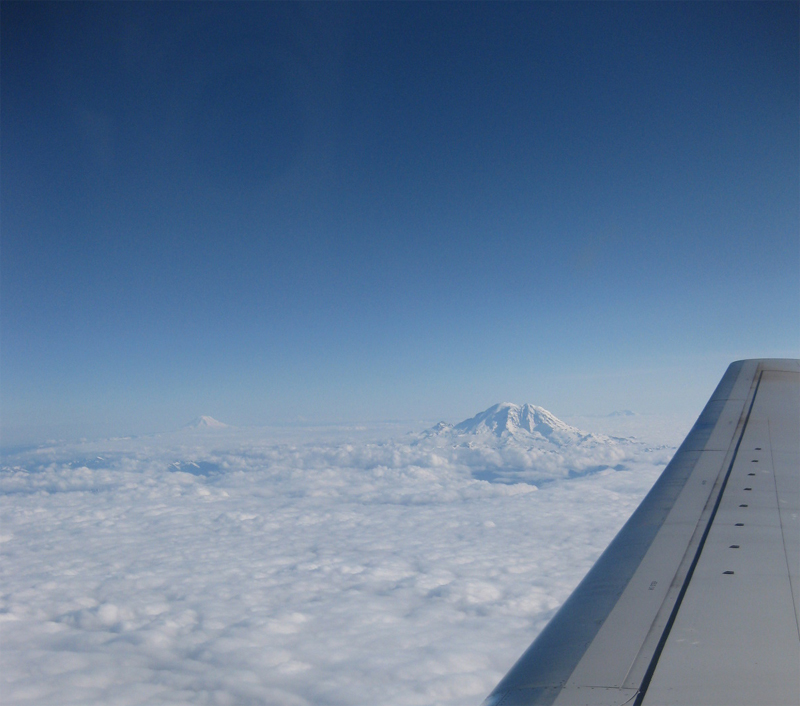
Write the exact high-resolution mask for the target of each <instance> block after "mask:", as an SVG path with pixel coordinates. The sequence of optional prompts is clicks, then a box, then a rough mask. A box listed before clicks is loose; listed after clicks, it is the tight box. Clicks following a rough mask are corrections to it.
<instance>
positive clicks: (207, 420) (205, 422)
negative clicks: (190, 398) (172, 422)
mask: <svg viewBox="0 0 800 706" xmlns="http://www.w3.org/2000/svg"><path fill="white" fill-rule="evenodd" d="M229 428H230V427H229V426H228V425H227V424H224V423H223V422H220V421H217V420H216V419H214V417H208V416H206V415H203V416H200V417H196V418H195V419H193V420H192V421H191V422H189V423H188V424H187V425H186V426H185V427H184V429H229Z"/></svg>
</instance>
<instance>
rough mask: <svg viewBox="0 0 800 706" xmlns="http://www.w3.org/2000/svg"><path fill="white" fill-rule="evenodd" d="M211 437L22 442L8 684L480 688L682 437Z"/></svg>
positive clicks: (94, 696) (61, 694) (222, 689)
mask: <svg viewBox="0 0 800 706" xmlns="http://www.w3.org/2000/svg"><path fill="white" fill-rule="evenodd" d="M212 437H213V438H204V437H202V435H201V436H198V435H186V434H185V433H176V434H172V435H164V436H161V437H151V438H143V439H132V440H115V441H106V442H97V443H84V444H74V445H64V446H56V447H51V448H44V449H39V450H35V451H28V452H25V453H22V454H19V455H17V456H15V457H13V458H9V459H7V460H8V462H9V467H8V468H6V469H4V471H3V474H2V478H0V493H2V495H0V498H2V506H1V508H0V509H2V535H3V539H4V541H3V542H2V543H0V552H2V562H0V567H1V568H0V570H2V585H3V598H2V605H0V645H2V651H1V652H0V673H2V675H3V681H4V684H3V688H2V690H0V693H2V701H3V703H4V704H32V703H36V704H56V703H58V704H71V703H74V704H110V703H114V704H136V703H143V702H146V703H149V704H160V703H163V704H166V703H195V704H250V703H253V704H282V705H287V706H288V705H293V704H367V703H369V704H387V705H388V704H420V705H423V704H475V703H479V702H480V700H481V699H482V698H483V697H484V696H485V695H486V694H487V693H488V692H489V691H490V690H491V689H492V688H493V687H494V685H495V683H496V682H497V680H498V679H499V678H500V677H501V676H502V675H503V673H504V672H505V671H506V670H507V669H508V668H509V667H510V666H511V664H512V663H513V662H514V661H515V660H516V658H517V657H518V656H519V654H520V653H521V652H522V650H523V649H524V648H525V647H526V646H527V645H528V644H529V643H530V641H531V640H532V639H533V637H534V636H535V634H536V633H537V632H538V630H540V629H541V628H542V627H543V626H544V625H545V624H546V622H547V620H548V619H549V617H550V616H551V615H552V614H553V612H554V611H555V609H556V608H557V606H558V605H559V604H560V603H561V602H562V601H563V600H564V599H565V598H566V596H567V595H568V594H569V592H570V591H571V590H572V588H573V587H574V586H575V585H576V584H577V582H578V581H579V580H580V578H581V577H582V575H583V574H584V573H585V571H586V570H587V569H588V567H589V566H590V565H591V563H592V562H593V561H594V559H595V558H596V557H597V556H598V555H599V554H600V552H601V551H602V550H603V549H604V547H605V546H606V545H607V543H608V542H609V541H610V539H611V538H612V536H613V535H614V533H615V532H616V531H617V529H618V528H619V527H620V526H621V525H622V524H623V522H624V521H625V519H626V518H627V516H628V515H629V514H630V513H631V512H632V511H633V509H634V508H635V507H636V505H637V504H638V502H639V501H640V499H641V498H642V497H643V495H644V494H645V493H646V491H647V490H648V488H649V487H650V485H651V484H652V483H653V481H654V480H655V478H656V477H657V475H658V473H659V472H660V470H661V469H662V468H663V466H664V464H665V463H666V462H667V461H668V459H669V457H670V456H671V453H672V452H673V450H674V449H669V448H650V447H648V446H646V445H644V444H641V443H634V442H630V441H628V442H622V441H615V442H607V443H606V442H602V443H601V442H593V443H592V444H588V445H586V446H585V447H584V448H580V447H571V448H563V449H560V450H552V449H551V450H548V449H546V448H544V447H541V446H539V447H537V446H526V445H525V444H524V443H512V444H508V443H503V442H502V440H496V442H493V443H489V442H488V441H487V440H486V439H485V438H475V439H472V442H473V443H472V445H471V446H470V445H469V443H462V442H464V441H466V440H465V439H461V440H454V439H452V438H451V439H446V438H444V437H431V438H427V439H426V438H422V437H419V436H413V435H412V436H409V435H398V436H396V437H394V438H391V439H388V440H380V439H377V438H374V436H372V437H371V436H370V435H369V434H366V433H364V432H362V431H358V432H356V431H354V430H339V431H338V432H336V433H331V432H330V431H327V432H326V433H324V434H322V433H315V432H313V431H312V430H306V431H305V432H303V436H300V432H297V433H296V434H295V435H292V434H291V433H289V432H286V431H283V432H281V433H280V435H273V436H272V437H268V436H265V435H264V433H260V434H257V433H255V432H245V431H241V430H228V431H225V432H224V433H222V432H220V433H218V434H214V435H212ZM601 466H618V467H621V468H623V469H624V470H620V471H614V470H609V469H604V470H602V469H599V467H601ZM570 472H572V475H573V476H575V477H571V478H570ZM575 474H578V475H577V476H576V475H575ZM580 474H585V475H580ZM532 483H536V484H538V486H539V487H538V490H537V487H536V486H535V485H532Z"/></svg>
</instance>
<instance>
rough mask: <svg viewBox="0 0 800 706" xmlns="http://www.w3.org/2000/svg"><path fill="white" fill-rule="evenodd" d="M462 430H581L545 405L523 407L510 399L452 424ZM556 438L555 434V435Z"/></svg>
mask: <svg viewBox="0 0 800 706" xmlns="http://www.w3.org/2000/svg"><path fill="white" fill-rule="evenodd" d="M453 429H454V431H456V432H457V433H460V434H487V433H489V434H494V435H495V436H502V435H504V434H509V435H512V436H515V435H518V434H520V433H522V434H532V435H535V436H541V437H544V438H546V439H551V438H552V437H553V434H554V433H555V434H556V437H560V436H563V435H564V434H567V435H569V436H572V435H575V434H580V430H578V429H576V428H575V427H572V426H570V425H569V424H566V423H565V422H562V421H561V420H560V419H559V418H558V417H556V416H555V415H554V414H552V413H551V412H548V411H547V410H546V409H544V407H537V406H536V405H532V404H524V405H522V406H521V407H520V406H519V405H516V404H513V403H511V402H500V403H498V404H495V405H492V406H491V407H489V409H487V410H484V411H483V412H480V413H479V414H476V415H475V416H474V417H472V418H471V419H466V420H464V421H463V422H461V423H460V424H456V425H455V427H453ZM552 440H555V438H552Z"/></svg>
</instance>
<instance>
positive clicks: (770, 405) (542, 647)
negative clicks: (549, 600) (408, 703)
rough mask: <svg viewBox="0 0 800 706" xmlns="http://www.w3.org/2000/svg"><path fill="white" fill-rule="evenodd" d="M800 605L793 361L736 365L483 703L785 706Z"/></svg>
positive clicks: (798, 430) (798, 642)
mask: <svg viewBox="0 0 800 706" xmlns="http://www.w3.org/2000/svg"><path fill="white" fill-rule="evenodd" d="M799 598H800V361H798V360H774V359H761V360H743V361H737V362H735V363H732V364H731V365H730V367H729V368H728V370H727V372H726V373H725V375H724V377H723V378H722V380H721V381H720V383H719V385H718V386H717V389H716V390H715V391H714V394H713V395H712V397H711V399H710V400H709V402H708V404H707V405H706V406H705V409H704V410H703V412H702V414H701V415H700V417H699V418H698V420H697V422H696V423H695V425H694V427H693V428H692V430H691V431H690V433H689V435H688V436H687V437H686V440H685V441H684V442H683V444H682V445H681V447H680V448H679V449H678V452H677V453H676V454H675V457H674V458H673V459H672V461H671V462H670V463H669V465H668V466H667V467H666V469H665V470H664V472H663V473H662V475H661V477H660V478H659V479H658V481H657V482H656V484H655V485H654V486H653V488H652V490H651V491H650V493H649V494H648V495H647V497H645V499H644V500H643V501H642V503H641V505H640V506H639V507H638V509H637V510H636V511H635V512H634V513H633V515H632V516H631V518H630V519H629V520H628V522H627V523H626V524H625V526H624V527H623V528H622V529H621V530H620V532H619V534H618V535H617V536H616V538H615V539H614V540H613V541H612V542H611V544H610V545H609V546H608V548H607V549H606V551H605V552H604V553H603V554H602V556H601V557H600V558H599V559H598V561H597V563H596V564H595V565H594V566H593V567H592V569H591V570H590V571H589V573H588V574H587V575H586V577H585V578H584V579H583V581H582V582H581V583H580V584H579V585H578V587H577V588H576V589H575V591H574V592H573V594H572V595H571V596H570V597H569V599H568V600H567V601H566V602H565V603H564V605H563V606H562V607H561V609H560V610H559V611H558V613H557V614H556V615H555V616H554V618H553V619H552V620H551V621H550V623H549V624H548V625H547V627H546V628H545V629H544V630H543V631H542V633H541V634H540V635H539V636H538V637H537V638H536V640H535V641H534V642H533V644H531V646H530V647H529V648H528V649H527V650H526V651H525V653H524V654H523V655H522V657H520V659H519V660H518V661H517V663H516V664H515V665H514V666H513V667H512V668H511V670H510V671H509V672H508V674H507V675H506V676H505V677H504V678H503V680H502V681H501V682H500V683H499V684H498V685H497V687H496V688H495V689H494V691H493V692H492V693H491V694H490V695H489V696H488V697H487V699H486V700H485V701H484V706H523V705H527V704H555V705H573V706H574V705H577V704H586V705H597V706H600V705H605V704H607V705H609V706H610V705H615V704H620V705H621V704H637V705H640V706H655V705H658V706H662V705H667V704H676V705H677V704H686V705H687V706H689V705H696V704H705V705H708V706H711V705H712V704H719V705H720V706H736V705H737V704H743V705H752V704H773V705H776V706H777V705H778V704H787V705H791V706H797V704H800V667H799V666H798V665H800V618H798V616H800V602H799V600H798V599H799Z"/></svg>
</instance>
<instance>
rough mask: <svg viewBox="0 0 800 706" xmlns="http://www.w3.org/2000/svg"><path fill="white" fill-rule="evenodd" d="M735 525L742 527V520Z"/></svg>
mask: <svg viewBox="0 0 800 706" xmlns="http://www.w3.org/2000/svg"><path fill="white" fill-rule="evenodd" d="M735 527H744V522H737V523H736V525H735Z"/></svg>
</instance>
